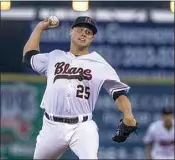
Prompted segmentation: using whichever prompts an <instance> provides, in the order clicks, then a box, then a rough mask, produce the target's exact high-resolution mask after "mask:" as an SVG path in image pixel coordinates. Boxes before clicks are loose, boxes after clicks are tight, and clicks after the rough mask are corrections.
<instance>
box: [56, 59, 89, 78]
mask: <svg viewBox="0 0 175 160" xmlns="http://www.w3.org/2000/svg"><path fill="white" fill-rule="evenodd" d="M69 67H70V64H68V63H65V62H58V63H56V64H55V72H54V74H55V75H60V76H59V78H63V76H64V75H65V76H66V75H67V76H72V77H74V78H75V77H79V76H81V79H82V80H83V79H85V80H91V79H92V74H91V70H90V69H85V70H83V68H77V67H72V68H69ZM78 73H79V74H78ZM77 74H78V75H77ZM61 75H62V76H61ZM64 78H65V77H64ZM75 79H78V78H75Z"/></svg>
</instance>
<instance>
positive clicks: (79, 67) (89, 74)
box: [31, 50, 129, 117]
mask: <svg viewBox="0 0 175 160" xmlns="http://www.w3.org/2000/svg"><path fill="white" fill-rule="evenodd" d="M31 66H32V68H33V70H34V71H36V72H38V73H39V74H42V75H45V76H46V77H47V86H46V90H45V93H44V96H43V99H42V102H41V105H40V106H41V108H44V109H45V110H46V112H48V113H50V114H53V115H56V116H69V117H71V116H77V115H86V114H90V113H92V111H93V110H94V108H95V103H96V101H97V98H98V95H99V91H100V89H101V87H102V85H103V87H104V88H105V89H106V90H107V91H108V93H109V94H110V95H111V96H112V95H113V93H114V92H115V91H121V90H126V91H127V90H128V89H129V86H128V85H126V84H124V83H122V82H121V81H120V79H119V77H118V75H117V73H116V72H115V70H114V69H113V68H112V67H111V66H110V65H109V64H108V63H107V62H106V61H105V60H104V59H103V58H102V57H101V56H100V55H99V54H98V53H97V52H92V53H90V54H87V55H81V56H75V55H73V54H72V53H70V52H65V51H62V50H54V51H52V52H50V53H40V54H37V55H34V56H32V58H31Z"/></svg>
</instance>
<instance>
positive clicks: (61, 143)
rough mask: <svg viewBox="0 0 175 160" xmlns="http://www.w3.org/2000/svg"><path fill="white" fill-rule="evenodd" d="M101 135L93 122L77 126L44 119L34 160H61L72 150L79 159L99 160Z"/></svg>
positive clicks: (89, 121) (81, 123)
mask: <svg viewBox="0 0 175 160" xmlns="http://www.w3.org/2000/svg"><path fill="white" fill-rule="evenodd" d="M98 147H99V135H98V128H97V125H96V123H95V122H94V121H93V120H88V121H86V122H80V123H77V124H67V123H60V122H54V121H51V120H49V119H47V118H46V117H45V116H44V117H43V126H42V129H41V131H40V133H39V135H38V136H37V142H36V147H35V152H34V159H59V158H61V155H62V154H63V153H64V152H65V151H66V150H67V149H68V148H70V149H71V150H72V151H73V152H74V153H75V154H76V155H77V156H78V158H79V159H98V158H97V152H98Z"/></svg>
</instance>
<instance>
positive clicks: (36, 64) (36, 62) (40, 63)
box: [30, 53, 49, 76]
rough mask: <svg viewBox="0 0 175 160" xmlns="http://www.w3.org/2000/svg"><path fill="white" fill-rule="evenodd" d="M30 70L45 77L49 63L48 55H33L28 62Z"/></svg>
mask: <svg viewBox="0 0 175 160" xmlns="http://www.w3.org/2000/svg"><path fill="white" fill-rule="evenodd" d="M30 63H31V66H32V69H33V70H34V71H36V72H38V73H39V74H41V75H45V76H47V68H48V63H49V53H39V54H36V55H33V56H32V57H31V60H30Z"/></svg>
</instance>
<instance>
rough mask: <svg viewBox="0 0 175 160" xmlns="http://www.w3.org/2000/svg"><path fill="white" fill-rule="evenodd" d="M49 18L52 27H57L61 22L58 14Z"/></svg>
mask: <svg viewBox="0 0 175 160" xmlns="http://www.w3.org/2000/svg"><path fill="white" fill-rule="evenodd" d="M48 19H49V21H50V25H51V27H55V26H57V25H58V24H59V19H58V18H57V17H56V16H49V18H48Z"/></svg>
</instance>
